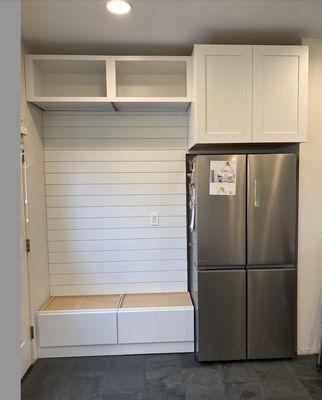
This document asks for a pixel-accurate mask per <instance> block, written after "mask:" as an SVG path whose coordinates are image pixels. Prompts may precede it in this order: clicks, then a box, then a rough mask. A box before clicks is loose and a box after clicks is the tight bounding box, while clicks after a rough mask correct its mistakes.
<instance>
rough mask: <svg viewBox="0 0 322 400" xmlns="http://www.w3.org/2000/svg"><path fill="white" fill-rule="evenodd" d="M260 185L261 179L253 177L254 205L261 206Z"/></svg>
mask: <svg viewBox="0 0 322 400" xmlns="http://www.w3.org/2000/svg"><path fill="white" fill-rule="evenodd" d="M261 185H262V180H261V179H259V178H255V179H254V193H255V202H254V205H255V207H260V206H261Z"/></svg>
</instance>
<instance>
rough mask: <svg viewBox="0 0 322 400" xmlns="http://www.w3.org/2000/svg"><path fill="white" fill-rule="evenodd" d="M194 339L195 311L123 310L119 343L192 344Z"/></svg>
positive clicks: (119, 326) (120, 315)
mask: <svg viewBox="0 0 322 400" xmlns="http://www.w3.org/2000/svg"><path fill="white" fill-rule="evenodd" d="M193 339H194V329H193V309H192V308H191V309H184V310H174V309H167V310H138V309H136V310H121V311H119V313H118V341H119V343H121V344H122V343H161V342H190V341H193Z"/></svg>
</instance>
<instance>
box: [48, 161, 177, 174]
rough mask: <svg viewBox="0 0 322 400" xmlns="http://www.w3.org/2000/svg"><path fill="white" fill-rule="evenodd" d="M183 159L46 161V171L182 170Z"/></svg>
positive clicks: (117, 171) (115, 171)
mask: <svg viewBox="0 0 322 400" xmlns="http://www.w3.org/2000/svg"><path fill="white" fill-rule="evenodd" d="M184 171H185V164H184V162H183V161H143V162H141V161H134V162H133V161H132V162H126V161H124V162H108V161H98V162H93V161H78V162H62V161H56V162H52V161H49V162H46V163H45V172H46V173H68V174H70V173H79V172H81V173H102V172H109V173H119V172H184Z"/></svg>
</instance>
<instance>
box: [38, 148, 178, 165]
mask: <svg viewBox="0 0 322 400" xmlns="http://www.w3.org/2000/svg"><path fill="white" fill-rule="evenodd" d="M184 160H185V151H182V150H171V149H167V150H166V151H165V150H128V149H123V150H46V151H45V161H69V162H70V161H109V162H113V161H116V162H120V161H124V162H130V161H184Z"/></svg>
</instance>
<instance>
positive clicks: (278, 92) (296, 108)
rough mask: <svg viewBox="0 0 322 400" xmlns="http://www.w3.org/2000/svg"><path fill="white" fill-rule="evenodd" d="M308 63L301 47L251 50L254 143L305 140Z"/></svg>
mask: <svg viewBox="0 0 322 400" xmlns="http://www.w3.org/2000/svg"><path fill="white" fill-rule="evenodd" d="M307 62H308V56H307V48H306V47H304V46H254V48H253V79H254V81H253V104H254V107H253V110H254V114H253V141H254V142H301V141H305V140H306V119H307V117H306V113H307V106H306V103H307V73H308V67H307Z"/></svg>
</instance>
